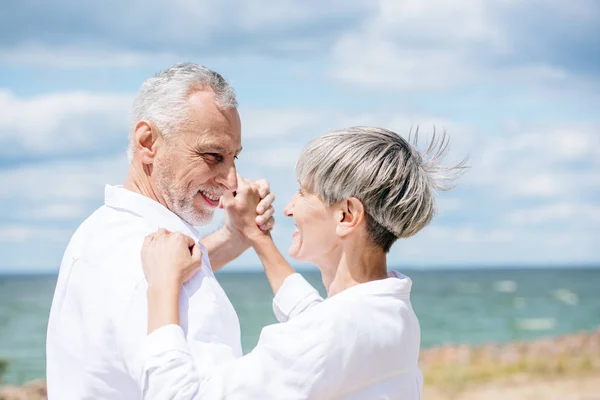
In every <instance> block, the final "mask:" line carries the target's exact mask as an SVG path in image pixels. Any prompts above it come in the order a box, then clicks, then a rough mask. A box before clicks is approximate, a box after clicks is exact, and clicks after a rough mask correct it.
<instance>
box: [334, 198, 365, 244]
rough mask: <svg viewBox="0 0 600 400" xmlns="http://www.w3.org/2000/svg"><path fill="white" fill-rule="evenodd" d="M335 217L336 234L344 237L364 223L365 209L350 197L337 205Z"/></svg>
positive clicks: (358, 201) (355, 199)
mask: <svg viewBox="0 0 600 400" xmlns="http://www.w3.org/2000/svg"><path fill="white" fill-rule="evenodd" d="M337 215H338V222H337V227H336V233H337V234H338V235H339V236H346V235H348V234H349V233H350V232H351V231H353V230H354V229H355V228H356V227H357V226H359V225H360V224H361V223H362V221H364V219H365V207H364V206H363V203H362V202H361V201H360V200H358V199H357V198H356V197H350V198H349V199H346V200H342V201H341V202H340V203H339V209H338V212H337Z"/></svg>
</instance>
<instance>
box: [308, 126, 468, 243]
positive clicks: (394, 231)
mask: <svg viewBox="0 0 600 400" xmlns="http://www.w3.org/2000/svg"><path fill="white" fill-rule="evenodd" d="M411 136H412V134H411V135H409V139H408V141H407V140H405V139H403V138H402V137H400V136H399V135H397V134H396V133H394V132H392V131H389V130H387V129H382V128H374V127H361V126H358V127H352V128H348V129H342V130H338V131H334V132H330V133H327V134H325V135H323V136H321V137H318V138H316V139H314V140H313V141H311V142H310V143H309V144H308V145H307V146H306V147H305V148H304V149H303V150H302V153H301V154H300V158H299V160H298V163H297V165H296V175H297V177H298V181H299V182H300V184H301V185H303V186H307V188H309V189H310V190H311V191H313V192H314V193H316V194H317V195H318V196H319V197H320V198H321V199H322V200H323V201H324V202H325V203H326V204H328V205H332V204H335V203H337V202H339V201H341V200H344V199H348V198H350V197H355V198H357V199H359V200H360V201H361V202H362V203H363V206H364V208H365V213H366V214H367V231H368V233H369V235H370V238H371V240H372V241H373V242H374V243H375V244H376V245H378V246H379V247H381V248H383V249H384V251H386V252H387V251H389V249H390V247H391V245H392V244H393V243H394V242H395V241H396V239H398V238H407V237H410V236H412V235H414V234H416V233H417V232H418V231H420V230H421V229H422V228H423V227H425V226H426V225H427V224H429V222H430V221H431V220H432V219H433V217H434V216H435V214H436V212H437V209H436V205H435V193H436V191H442V190H449V189H451V188H452V187H453V186H454V185H453V183H452V182H453V180H454V179H456V178H458V176H460V175H461V174H462V173H463V172H464V170H465V168H466V159H465V160H463V161H462V162H460V163H459V164H457V165H455V166H451V167H444V166H441V165H440V161H441V159H442V158H443V157H444V156H445V155H446V153H447V152H448V144H449V140H448V136H447V135H446V133H445V132H444V133H443V134H442V135H441V136H440V135H436V133H435V130H434V133H433V136H432V138H431V140H430V142H429V144H428V146H427V150H425V152H423V153H420V152H419V151H418V150H417V145H418V141H419V131H418V129H417V130H416V132H415V135H414V136H413V138H412V140H411ZM411 141H412V145H411V143H410V142H411Z"/></svg>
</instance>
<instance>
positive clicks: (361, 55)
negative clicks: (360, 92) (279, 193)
mask: <svg viewBox="0 0 600 400" xmlns="http://www.w3.org/2000/svg"><path fill="white" fill-rule="evenodd" d="M377 5H378V10H377V12H374V13H372V14H370V15H367V16H366V18H365V20H364V21H363V22H362V23H361V24H360V26H359V28H358V29H353V30H348V31H347V32H344V33H343V34H342V35H340V37H339V38H338V40H337V41H336V43H335V44H334V46H333V50H332V60H333V69H332V71H331V76H332V77H333V78H335V79H339V80H341V81H343V82H347V83H352V84H355V85H359V86H363V87H366V88H371V89H374V90H387V91H389V90H430V91H431V90H433V91H443V90H445V89H451V88H455V87H458V86H465V85H466V84H470V83H479V84H489V83H490V82H495V83H497V84H499V83H500V84H505V83H510V84H513V85H514V84H516V83H517V82H519V84H521V85H523V84H532V83H541V82H543V83H554V84H562V83H565V82H569V83H572V82H573V81H574V80H578V79H579V78H578V76H579V75H583V76H585V77H586V78H593V79H594V80H595V81H596V82H597V79H598V77H599V76H600V74H599V72H600V69H599V68H598V67H597V66H598V65H600V64H598V63H596V64H595V67H594V66H592V63H591V62H590V61H591V60H596V61H598V60H600V50H598V46H596V45H594V40H595V39H592V38H595V37H597V36H598V34H599V33H600V30H599V28H598V21H599V20H600V7H599V6H598V4H597V3H595V2H593V1H588V0H577V1H575V2H569V3H565V2H560V1H554V0H553V1H533V2H527V3H522V2H514V1H481V0H460V1H454V2H452V3H448V2H444V1H442V0H430V1H417V0H409V1H402V2H395V1H391V0H380V1H378V2H377ZM532 26H535V27H536V28H532ZM574 26H576V27H577V29H572V28H573V27H574ZM548 27H552V28H551V29H550V28H548ZM540 32H545V33H548V34H540ZM558 33H559V34H558Z"/></svg>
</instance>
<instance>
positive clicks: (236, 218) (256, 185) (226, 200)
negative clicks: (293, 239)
mask: <svg viewBox="0 0 600 400" xmlns="http://www.w3.org/2000/svg"><path fill="white" fill-rule="evenodd" d="M244 190H245V191H247V190H252V191H254V192H256V193H258V196H259V202H258V204H256V203H255V200H256V199H255V198H252V200H250V199H249V198H248V196H247V193H244V194H242V193H241V192H242V191H244ZM240 195H242V197H238V196H240ZM233 198H234V197H233V194H231V193H227V194H225V195H223V196H222V197H221V202H220V204H219V207H220V208H223V209H224V210H225V228H226V229H227V230H228V231H229V232H230V233H231V234H232V235H233V236H234V237H235V238H236V239H238V240H239V241H241V242H242V243H243V244H244V245H245V246H246V247H247V246H249V245H250V244H249V243H248V241H247V235H245V234H244V232H243V231H244V229H245V228H247V226H246V225H247V224H248V223H249V217H250V216H252V218H253V221H254V223H255V224H256V225H257V226H258V228H260V229H261V230H262V231H264V232H270V231H271V230H272V229H273V226H274V225H275V218H274V217H273V215H274V213H275V209H274V208H273V202H274V201H275V195H274V194H273V193H271V189H270V187H269V182H268V181H267V180H265V179H260V180H258V181H256V182H255V181H252V180H251V179H244V178H243V177H242V176H240V175H239V174H238V190H237V192H236V196H235V199H236V202H235V203H232V202H231V199H233ZM248 201H252V203H251V204H250V203H248ZM233 204H237V206H236V207H232V205H233ZM255 204H256V205H255ZM254 205H255V206H254ZM241 206H244V207H243V208H242V207H241ZM250 206H252V207H251V208H252V210H250V209H249V208H248V207H250ZM241 213H245V214H244V215H241Z"/></svg>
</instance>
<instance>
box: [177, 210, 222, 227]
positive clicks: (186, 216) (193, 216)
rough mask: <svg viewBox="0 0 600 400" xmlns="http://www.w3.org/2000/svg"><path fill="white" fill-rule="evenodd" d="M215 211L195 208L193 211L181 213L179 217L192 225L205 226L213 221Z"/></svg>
mask: <svg viewBox="0 0 600 400" xmlns="http://www.w3.org/2000/svg"><path fill="white" fill-rule="evenodd" d="M213 216H214V211H207V210H202V211H198V210H194V211H193V212H185V213H182V215H179V218H181V219H183V220H184V221H185V222H187V223H188V224H190V225H192V226H204V225H208V224H210V223H211V222H212V219H213Z"/></svg>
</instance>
